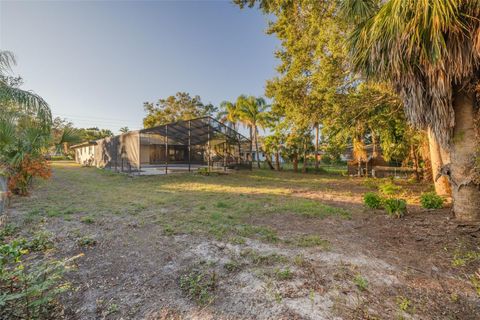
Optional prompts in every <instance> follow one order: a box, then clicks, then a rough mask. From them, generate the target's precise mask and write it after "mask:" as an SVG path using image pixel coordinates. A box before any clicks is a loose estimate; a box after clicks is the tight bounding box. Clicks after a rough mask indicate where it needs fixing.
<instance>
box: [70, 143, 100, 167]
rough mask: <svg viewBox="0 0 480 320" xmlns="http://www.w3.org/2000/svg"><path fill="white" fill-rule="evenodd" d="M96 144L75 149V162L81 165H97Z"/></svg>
mask: <svg viewBox="0 0 480 320" xmlns="http://www.w3.org/2000/svg"><path fill="white" fill-rule="evenodd" d="M94 155H95V146H93V145H92V146H85V147H81V148H76V149H75V162H77V163H79V164H81V165H84V166H86V165H95V164H96V163H95V156H94Z"/></svg>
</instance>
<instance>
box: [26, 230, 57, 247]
mask: <svg viewBox="0 0 480 320" xmlns="http://www.w3.org/2000/svg"><path fill="white" fill-rule="evenodd" d="M51 238H52V234H51V233H50V232H47V231H40V232H37V233H35V235H34V236H33V238H32V239H31V240H30V241H29V242H27V243H26V245H25V248H26V249H28V250H30V251H45V250H48V249H51V248H53V241H52V239H51Z"/></svg>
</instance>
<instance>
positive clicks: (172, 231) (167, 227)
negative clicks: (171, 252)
mask: <svg viewBox="0 0 480 320" xmlns="http://www.w3.org/2000/svg"><path fill="white" fill-rule="evenodd" d="M163 233H164V234H165V235H166V236H173V235H174V234H175V229H174V228H173V226H171V225H169V224H166V225H164V226H163Z"/></svg>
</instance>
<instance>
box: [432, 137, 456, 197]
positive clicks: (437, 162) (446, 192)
mask: <svg viewBox="0 0 480 320" xmlns="http://www.w3.org/2000/svg"><path fill="white" fill-rule="evenodd" d="M428 145H429V148H430V161H431V165H432V176H433V181H434V183H435V192H436V193H437V194H438V195H441V196H450V195H451V193H452V190H451V188H450V182H449V181H448V178H447V177H445V176H441V177H440V178H438V179H437V176H438V174H439V172H440V169H441V168H442V166H443V165H444V163H443V161H442V151H441V147H440V145H439V144H438V142H437V140H436V139H435V137H434V136H433V133H432V131H431V130H430V129H428ZM445 164H446V163H445Z"/></svg>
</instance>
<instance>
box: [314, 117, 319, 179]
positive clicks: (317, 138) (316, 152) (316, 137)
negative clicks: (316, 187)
mask: <svg viewBox="0 0 480 320" xmlns="http://www.w3.org/2000/svg"><path fill="white" fill-rule="evenodd" d="M319 127H320V125H319V124H318V123H315V169H316V170H317V169H318V141H319V136H320V128H319Z"/></svg>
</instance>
